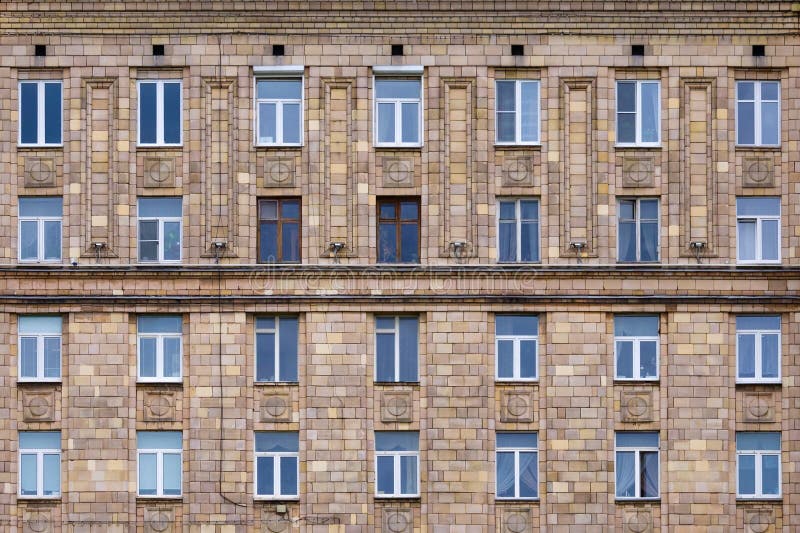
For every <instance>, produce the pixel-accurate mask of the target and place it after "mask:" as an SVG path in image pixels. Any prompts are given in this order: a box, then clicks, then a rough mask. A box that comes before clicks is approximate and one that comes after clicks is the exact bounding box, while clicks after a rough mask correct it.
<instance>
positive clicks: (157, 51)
mask: <svg viewBox="0 0 800 533" xmlns="http://www.w3.org/2000/svg"><path fill="white" fill-rule="evenodd" d="M153 55H154V56H163V55H164V45H163V44H154V45H153Z"/></svg>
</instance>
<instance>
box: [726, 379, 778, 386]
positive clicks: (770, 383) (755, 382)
mask: <svg viewBox="0 0 800 533" xmlns="http://www.w3.org/2000/svg"><path fill="white" fill-rule="evenodd" d="M736 384H737V385H768V386H776V385H777V386H780V385H783V382H782V381H781V380H780V379H778V380H747V381H741V380H738V379H737V380H736Z"/></svg>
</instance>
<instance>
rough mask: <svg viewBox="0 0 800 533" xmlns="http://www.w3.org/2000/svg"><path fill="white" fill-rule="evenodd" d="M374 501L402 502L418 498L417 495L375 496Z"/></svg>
mask: <svg viewBox="0 0 800 533" xmlns="http://www.w3.org/2000/svg"><path fill="white" fill-rule="evenodd" d="M375 498H376V499H381V500H402V499H404V498H405V499H414V498H419V494H376V495H375Z"/></svg>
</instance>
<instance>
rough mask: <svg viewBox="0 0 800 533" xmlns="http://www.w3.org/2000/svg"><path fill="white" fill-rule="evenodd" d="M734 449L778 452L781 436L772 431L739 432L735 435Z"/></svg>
mask: <svg viewBox="0 0 800 533" xmlns="http://www.w3.org/2000/svg"><path fill="white" fill-rule="evenodd" d="M736 449H737V450H740V451H747V450H772V451H780V449H781V434H780V433H778V432H774V431H739V432H737V433H736Z"/></svg>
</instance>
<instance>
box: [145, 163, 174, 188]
mask: <svg viewBox="0 0 800 533" xmlns="http://www.w3.org/2000/svg"><path fill="white" fill-rule="evenodd" d="M170 172H171V169H170V164H169V161H167V160H166V159H151V160H150V161H148V163H147V177H148V178H150V180H152V181H154V182H156V183H163V182H165V181H167V180H168V179H169V175H170Z"/></svg>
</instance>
